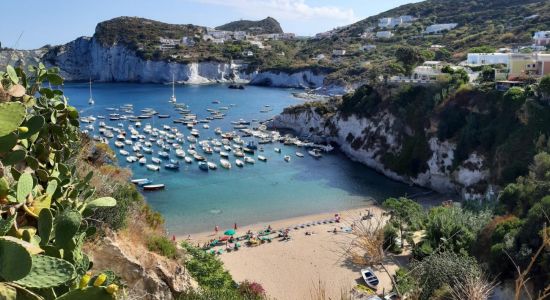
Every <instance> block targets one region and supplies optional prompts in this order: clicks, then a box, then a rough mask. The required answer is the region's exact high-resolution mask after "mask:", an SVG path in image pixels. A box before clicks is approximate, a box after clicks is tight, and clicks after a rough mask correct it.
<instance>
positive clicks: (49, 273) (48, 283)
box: [15, 255, 75, 289]
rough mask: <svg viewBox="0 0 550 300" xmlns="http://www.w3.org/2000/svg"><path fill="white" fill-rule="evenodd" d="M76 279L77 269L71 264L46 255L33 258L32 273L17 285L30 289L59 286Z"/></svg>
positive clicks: (18, 281)
mask: <svg viewBox="0 0 550 300" xmlns="http://www.w3.org/2000/svg"><path fill="white" fill-rule="evenodd" d="M74 277H75V269H74V267H73V265H72V264H70V263H69V262H67V261H65V260H63V259H59V258H55V257H50V256H45V255H34V256H33V257H32V268H31V270H30V273H29V274H28V275H27V276H25V277H24V278H22V279H20V280H17V281H16V282H15V283H17V284H20V285H22V286H25V287H28V288H39V289H42V288H49V287H56V286H59V285H61V284H63V283H65V282H67V281H69V280H71V279H73V278H74Z"/></svg>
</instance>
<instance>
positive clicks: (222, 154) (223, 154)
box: [220, 151, 229, 157]
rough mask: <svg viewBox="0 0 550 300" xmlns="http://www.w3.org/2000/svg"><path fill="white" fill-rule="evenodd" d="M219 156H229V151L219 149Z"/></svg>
mask: <svg viewBox="0 0 550 300" xmlns="http://www.w3.org/2000/svg"><path fill="white" fill-rule="evenodd" d="M220 156H221V157H229V153H227V152H225V151H220Z"/></svg>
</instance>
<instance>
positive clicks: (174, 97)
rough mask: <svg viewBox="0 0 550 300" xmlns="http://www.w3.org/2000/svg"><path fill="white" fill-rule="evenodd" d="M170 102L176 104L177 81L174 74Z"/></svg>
mask: <svg viewBox="0 0 550 300" xmlns="http://www.w3.org/2000/svg"><path fill="white" fill-rule="evenodd" d="M168 102H170V103H176V79H175V77H174V74H172V97H170V100H169V101H168Z"/></svg>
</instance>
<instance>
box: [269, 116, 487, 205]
mask: <svg viewBox="0 0 550 300" xmlns="http://www.w3.org/2000/svg"><path fill="white" fill-rule="evenodd" d="M397 123H398V120H397V118H396V117H395V116H394V115H393V114H392V113H390V112H388V111H381V112H379V113H377V114H376V115H373V116H371V117H358V116H356V115H351V116H344V115H343V114H341V113H335V114H327V115H321V114H319V112H318V111H317V110H316V109H315V108H312V107H307V108H303V109H298V110H296V109H295V110H292V111H286V112H284V113H282V114H280V115H278V116H276V117H275V118H274V119H273V121H272V122H271V123H270V126H271V127H274V128H279V129H280V128H285V129H291V130H293V131H295V132H296V134H298V135H300V136H307V137H308V138H309V139H311V140H314V141H316V142H332V143H336V144H338V145H339V147H340V150H341V151H343V152H344V153H345V154H346V155H347V156H348V157H349V158H351V159H352V160H355V161H358V162H361V163H364V164H365V165H367V166H369V167H371V168H373V169H375V170H377V171H378V172H380V173H382V174H384V175H386V176H388V177H390V178H392V179H395V180H398V181H402V182H405V183H410V184H417V185H419V186H423V187H427V188H430V189H433V190H436V191H438V192H441V193H459V194H460V195H461V196H462V198H464V199H480V198H482V197H483V196H484V195H485V192H486V190H487V189H489V187H490V185H489V184H488V175H489V171H488V169H487V166H486V165H485V158H484V157H483V156H482V155H480V154H478V153H475V152H473V153H471V154H470V156H469V157H468V158H467V159H466V160H464V161H462V162H461V163H460V164H459V166H458V167H457V168H452V165H453V157H454V151H455V148H456V144H454V143H453V142H450V141H441V140H439V139H438V138H437V137H429V139H428V141H429V148H430V151H431V157H430V158H429V160H427V161H426V162H425V163H426V164H427V165H428V167H427V169H426V171H424V172H422V173H420V174H417V175H407V174H399V173H396V172H395V171H393V170H391V169H390V168H389V167H388V166H387V165H386V164H385V163H384V160H383V156H384V154H386V153H394V154H395V153H399V152H400V151H401V149H402V147H403V143H402V138H403V134H404V132H403V128H402V127H400V126H398V125H397ZM406 130H407V129H406V128H405V131H406Z"/></svg>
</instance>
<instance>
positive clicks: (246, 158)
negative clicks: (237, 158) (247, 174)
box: [244, 156, 256, 164]
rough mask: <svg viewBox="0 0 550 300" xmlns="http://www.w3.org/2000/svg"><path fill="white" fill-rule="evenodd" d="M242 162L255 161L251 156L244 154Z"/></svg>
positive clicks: (250, 162)
mask: <svg viewBox="0 0 550 300" xmlns="http://www.w3.org/2000/svg"><path fill="white" fill-rule="evenodd" d="M244 162H245V163H247V164H253V163H255V162H256V161H255V160H254V159H253V158H252V157H248V156H245V157H244Z"/></svg>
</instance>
